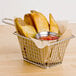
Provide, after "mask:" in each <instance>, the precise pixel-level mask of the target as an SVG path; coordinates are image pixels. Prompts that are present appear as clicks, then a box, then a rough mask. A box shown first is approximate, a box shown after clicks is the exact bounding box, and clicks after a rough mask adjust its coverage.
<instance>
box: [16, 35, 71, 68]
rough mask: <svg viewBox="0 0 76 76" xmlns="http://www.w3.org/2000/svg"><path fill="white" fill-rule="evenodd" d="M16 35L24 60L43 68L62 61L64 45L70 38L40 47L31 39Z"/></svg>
mask: <svg viewBox="0 0 76 76" xmlns="http://www.w3.org/2000/svg"><path fill="white" fill-rule="evenodd" d="M16 35H17V34H16ZM17 37H18V40H19V43H20V46H21V50H22V55H23V58H24V60H26V61H28V62H30V63H33V64H37V65H38V66H41V67H42V66H43V67H44V68H45V67H48V66H51V65H55V64H57V63H62V61H63V57H64V53H65V50H66V47H67V45H68V42H69V40H70V39H71V38H72V37H71V38H69V39H65V40H62V41H60V42H59V41H58V42H54V43H55V44H52V45H50V46H46V47H44V48H42V49H40V48H38V47H37V46H36V45H35V43H34V42H33V41H32V40H31V39H28V38H26V37H22V36H20V35H17Z"/></svg>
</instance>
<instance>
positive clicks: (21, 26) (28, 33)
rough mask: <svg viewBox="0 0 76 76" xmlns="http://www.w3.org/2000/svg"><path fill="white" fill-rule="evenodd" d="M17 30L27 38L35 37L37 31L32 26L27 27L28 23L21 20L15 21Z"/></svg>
mask: <svg viewBox="0 0 76 76" xmlns="http://www.w3.org/2000/svg"><path fill="white" fill-rule="evenodd" d="M15 25H16V30H17V32H18V33H19V34H21V35H23V36H25V37H35V35H36V30H35V28H34V27H33V26H31V25H26V23H25V22H24V21H23V20H22V19H21V18H16V19H15Z"/></svg>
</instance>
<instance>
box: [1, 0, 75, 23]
mask: <svg viewBox="0 0 76 76" xmlns="http://www.w3.org/2000/svg"><path fill="white" fill-rule="evenodd" d="M29 10H37V11H40V12H42V13H43V14H44V15H45V16H46V17H47V18H48V14H49V13H52V14H53V16H54V18H55V19H56V20H69V21H73V22H76V0H0V24H2V22H1V19H2V18H5V17H8V18H14V17H22V18H23V16H24V14H25V13H27V12H29Z"/></svg>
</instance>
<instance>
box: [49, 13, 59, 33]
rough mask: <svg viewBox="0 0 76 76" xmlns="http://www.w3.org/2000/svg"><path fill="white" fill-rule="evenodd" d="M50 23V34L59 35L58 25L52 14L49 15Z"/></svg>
mask: <svg viewBox="0 0 76 76" xmlns="http://www.w3.org/2000/svg"><path fill="white" fill-rule="evenodd" d="M49 21H50V32H55V33H59V27H58V24H57V23H56V21H55V20H54V18H53V16H52V14H49Z"/></svg>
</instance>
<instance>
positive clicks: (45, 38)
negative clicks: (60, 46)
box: [40, 36, 59, 40]
mask: <svg viewBox="0 0 76 76" xmlns="http://www.w3.org/2000/svg"><path fill="white" fill-rule="evenodd" d="M58 38H59V37H57V36H43V37H40V40H57V39H58Z"/></svg>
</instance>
